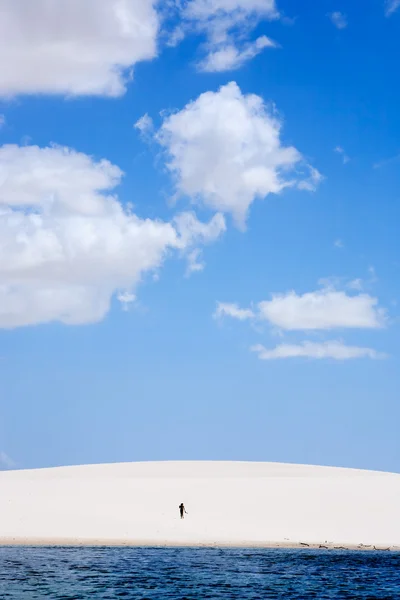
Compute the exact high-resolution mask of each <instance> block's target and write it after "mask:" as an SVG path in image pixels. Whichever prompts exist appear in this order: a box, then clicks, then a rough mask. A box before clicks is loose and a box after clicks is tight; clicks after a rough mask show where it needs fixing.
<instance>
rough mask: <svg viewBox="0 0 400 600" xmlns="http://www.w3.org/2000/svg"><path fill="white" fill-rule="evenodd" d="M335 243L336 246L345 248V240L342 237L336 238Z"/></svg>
mask: <svg viewBox="0 0 400 600" xmlns="http://www.w3.org/2000/svg"><path fill="white" fill-rule="evenodd" d="M333 245H334V246H335V248H340V249H342V248H344V242H343V240H341V239H340V238H338V239H337V240H335V241H334V242H333Z"/></svg>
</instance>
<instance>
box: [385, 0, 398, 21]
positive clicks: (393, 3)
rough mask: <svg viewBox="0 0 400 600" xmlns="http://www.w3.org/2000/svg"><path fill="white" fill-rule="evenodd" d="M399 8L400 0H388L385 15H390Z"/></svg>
mask: <svg viewBox="0 0 400 600" xmlns="http://www.w3.org/2000/svg"><path fill="white" fill-rule="evenodd" d="M398 8H400V0H386V2H385V15H386V16H387V17H390V16H391V15H393V14H394V13H395V12H396V11H397V10H398Z"/></svg>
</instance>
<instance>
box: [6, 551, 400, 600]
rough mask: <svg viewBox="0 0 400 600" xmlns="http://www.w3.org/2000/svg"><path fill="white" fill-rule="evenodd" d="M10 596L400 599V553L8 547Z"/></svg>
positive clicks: (30, 599) (70, 599)
mask: <svg viewBox="0 0 400 600" xmlns="http://www.w3.org/2000/svg"><path fill="white" fill-rule="evenodd" d="M0 598H1V599H3V598H4V599H7V600H25V599H26V600H35V599H42V598H52V599H54V600H84V599H86V598H90V599H93V600H96V599H97V598H98V599H101V600H108V599H109V600H111V599H112V600H115V599H117V598H124V599H127V600H131V599H132V600H167V599H169V598H173V599H174V600H203V599H206V598H209V599H211V598H212V599H218V598H229V599H232V600H235V599H237V600H266V599H269V598H274V599H278V598H284V599H285V600H287V599H289V600H292V599H296V600H300V599H302V600H303V599H308V598H317V599H318V600H332V599H338V600H339V599H340V600H345V599H347V598H349V599H350V598H352V599H355V598H356V599H360V600H395V599H400V554H398V553H391V554H389V553H379V552H343V551H329V552H326V553H325V552H317V551H311V550H280V549H275V550H254V549H253V550H246V549H241V550H235V549H205V548H203V549H193V548H181V549H165V548H17V547H14V548H1V549H0Z"/></svg>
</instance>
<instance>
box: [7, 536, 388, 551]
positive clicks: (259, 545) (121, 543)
mask: <svg viewBox="0 0 400 600" xmlns="http://www.w3.org/2000/svg"><path fill="white" fill-rule="evenodd" d="M6 547H27V548H28V547H29V548H36V547H37V548H154V549H162V548H196V549H200V548H204V549H210V548H216V549H228V548H230V549H235V548H236V549H246V548H248V549H249V550H250V549H266V550H267V549H269V550H274V549H287V550H331V551H332V550H348V551H358V552H400V546H396V545H388V546H380V545H378V546H375V545H373V544H341V543H338V542H290V541H287V542H286V541H285V542H273V541H267V542H250V541H247V542H245V541H244V542H226V541H216V542H188V541H185V542H174V543H171V542H168V541H167V540H122V539H115V540H113V539H109V540H107V539H72V538H71V539H70V538H47V539H46V538H17V537H15V538H0V548H6Z"/></svg>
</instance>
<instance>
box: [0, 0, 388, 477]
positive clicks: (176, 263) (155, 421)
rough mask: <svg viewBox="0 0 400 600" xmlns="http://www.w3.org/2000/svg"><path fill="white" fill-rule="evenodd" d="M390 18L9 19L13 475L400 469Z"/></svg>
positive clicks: (0, 363) (5, 372)
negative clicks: (197, 462) (94, 470)
mask: <svg viewBox="0 0 400 600" xmlns="http://www.w3.org/2000/svg"><path fill="white" fill-rule="evenodd" d="M398 4H399V3H398V2H396V1H394V2H387V3H385V2H384V1H383V0H371V2H369V3H367V5H365V4H364V3H363V6H362V10H361V8H360V7H361V5H360V4H359V3H355V2H354V3H351V4H349V3H346V2H344V1H340V0H321V1H320V2H315V1H312V0H309V1H306V2H302V3H301V6H299V3H298V2H294V1H292V0H277V1H276V2H274V1H273V0H246V2H244V1H243V0H208V1H206V0H190V1H187V2H183V3H178V2H175V1H174V0H172V1H171V2H168V3H162V4H159V3H158V4H157V3H152V2H151V0H143V2H141V3H140V4H138V3H137V2H134V1H133V0H124V1H121V0H107V2H106V1H105V0H104V1H100V0H96V2H95V1H94V0H86V1H85V3H83V4H82V3H79V2H67V1H66V0H63V1H60V2H59V3H58V5H57V8H56V9H51V8H49V5H48V3H46V2H44V0H38V1H37V2H36V3H35V7H36V8H35V11H32V10H28V8H29V6H28V5H29V2H28V0H12V1H11V0H6V1H5V13H4V14H5V19H2V25H0V28H1V27H3V31H2V32H1V31H0V33H1V35H0V57H1V58H2V62H3V63H4V64H6V65H7V68H5V69H3V70H2V72H1V73H0V115H1V117H0V399H1V402H0V461H1V463H2V466H3V468H8V467H10V466H16V467H18V468H33V467H44V466H55V465H64V464H80V463H94V462H96V463H97V462H114V461H130V460H166V459H220V460H261V461H282V462H296V463H303V462H306V463H313V464H324V465H337V466H349V467H361V468H370V469H384V470H391V471H397V472H398V471H399V469H400V442H399V436H398V423H399V422H400V405H399V394H400V370H399V356H400V342H399V314H398V301H399V293H400V283H399V272H400V252H399V250H400V248H399V241H398V222H399V217H400V209H399V184H400V170H399V165H400V147H399V139H400V117H399V111H398V106H399V105H400V86H399V84H398V81H397V78H396V76H395V74H396V72H397V63H398V55H399V39H400V38H399V26H400V4H399V6H398ZM397 9H398V10H397ZM10 48H11V50H10Z"/></svg>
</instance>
